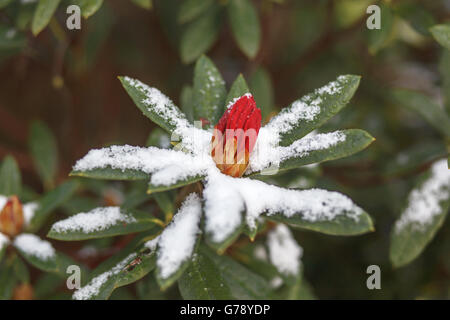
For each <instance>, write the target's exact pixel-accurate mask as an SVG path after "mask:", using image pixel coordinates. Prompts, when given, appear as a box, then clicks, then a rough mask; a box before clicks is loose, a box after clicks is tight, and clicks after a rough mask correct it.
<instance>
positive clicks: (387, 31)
mask: <svg viewBox="0 0 450 320" xmlns="http://www.w3.org/2000/svg"><path fill="white" fill-rule="evenodd" d="M380 9H381V12H380V17H381V26H380V29H373V30H367V32H368V37H367V40H368V42H369V52H370V53H371V54H373V55H375V54H376V53H377V52H378V51H379V50H381V49H382V48H384V47H385V46H386V45H387V44H388V42H389V40H391V39H392V35H393V31H394V28H393V27H394V19H395V16H394V14H393V12H392V10H391V9H390V8H389V6H388V5H386V4H385V3H380Z"/></svg>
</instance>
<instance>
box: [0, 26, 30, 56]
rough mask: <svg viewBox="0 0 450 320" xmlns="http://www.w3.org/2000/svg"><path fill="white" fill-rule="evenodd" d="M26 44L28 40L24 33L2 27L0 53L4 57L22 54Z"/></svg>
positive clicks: (0, 29)
mask: <svg viewBox="0 0 450 320" xmlns="http://www.w3.org/2000/svg"><path fill="white" fill-rule="evenodd" d="M26 43H27V38H26V37H25V35H24V34H23V33H22V32H19V31H18V30H16V29H14V28H9V27H6V26H3V25H0V51H1V54H2V56H3V55H12V54H15V53H17V52H20V50H22V49H23V48H24V47H25V45H26Z"/></svg>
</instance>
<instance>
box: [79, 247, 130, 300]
mask: <svg viewBox="0 0 450 320" xmlns="http://www.w3.org/2000/svg"><path fill="white" fill-rule="evenodd" d="M135 257H136V254H135V253H132V254H130V255H129V256H128V257H126V258H125V259H123V260H122V261H121V262H119V263H118V264H117V265H115V266H114V267H113V268H112V269H111V270H109V271H106V272H104V273H102V274H100V275H98V276H96V277H95V278H93V279H92V280H91V281H89V283H88V284H87V285H85V286H84V287H82V288H80V289H78V290H77V291H75V293H74V294H73V296H72V298H73V299H75V300H88V299H90V298H92V297H93V296H95V295H97V294H98V293H99V292H100V288H101V286H102V285H104V284H105V283H106V281H108V279H110V278H111V277H113V276H115V275H116V274H118V273H119V272H120V271H122V269H123V268H125V266H126V265H127V264H128V262H129V261H130V260H132V259H134V258H135Z"/></svg>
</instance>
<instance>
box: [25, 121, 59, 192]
mask: <svg viewBox="0 0 450 320" xmlns="http://www.w3.org/2000/svg"><path fill="white" fill-rule="evenodd" d="M29 148H30V152H31V155H32V157H33V161H34V165H35V167H36V170H37V172H38V174H39V176H40V177H41V179H42V180H43V181H44V185H45V186H46V188H47V189H50V188H52V187H53V185H54V182H55V178H56V173H57V170H58V150H57V146H56V139H55V137H54V136H53V134H52V132H51V131H50V129H49V128H48V127H47V126H46V125H45V124H44V123H42V122H40V121H35V122H33V124H32V125H31V130H30V137H29Z"/></svg>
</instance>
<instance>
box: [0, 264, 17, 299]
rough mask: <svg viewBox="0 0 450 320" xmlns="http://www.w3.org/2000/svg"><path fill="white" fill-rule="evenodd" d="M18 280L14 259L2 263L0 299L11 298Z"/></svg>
mask: <svg viewBox="0 0 450 320" xmlns="http://www.w3.org/2000/svg"><path fill="white" fill-rule="evenodd" d="M16 282H17V278H16V277H15V274H14V269H13V266H12V261H11V262H7V263H3V264H0V300H10V299H11V297H12V295H13V291H14V287H15V286H16Z"/></svg>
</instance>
